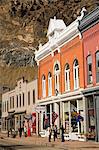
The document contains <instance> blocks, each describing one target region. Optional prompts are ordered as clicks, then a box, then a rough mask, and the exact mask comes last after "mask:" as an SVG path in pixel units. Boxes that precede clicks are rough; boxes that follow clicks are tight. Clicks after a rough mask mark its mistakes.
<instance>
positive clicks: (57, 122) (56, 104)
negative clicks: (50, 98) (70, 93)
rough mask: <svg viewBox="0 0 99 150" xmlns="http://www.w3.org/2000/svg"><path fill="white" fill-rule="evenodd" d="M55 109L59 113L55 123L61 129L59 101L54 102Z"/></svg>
mask: <svg viewBox="0 0 99 150" xmlns="http://www.w3.org/2000/svg"><path fill="white" fill-rule="evenodd" d="M54 111H55V113H56V114H57V115H58V117H57V119H56V120H55V124H56V125H57V128H58V129H59V105H58V103H54Z"/></svg>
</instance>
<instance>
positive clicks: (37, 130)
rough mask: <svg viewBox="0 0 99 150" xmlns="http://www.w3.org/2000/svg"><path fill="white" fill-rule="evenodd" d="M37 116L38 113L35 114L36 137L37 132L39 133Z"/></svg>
mask: <svg viewBox="0 0 99 150" xmlns="http://www.w3.org/2000/svg"><path fill="white" fill-rule="evenodd" d="M38 119H39V115H38V113H37V112H36V134H37V135H38V132H39V125H38V124H39V120H38Z"/></svg>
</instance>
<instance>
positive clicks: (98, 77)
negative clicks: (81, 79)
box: [96, 51, 99, 83]
mask: <svg viewBox="0 0 99 150" xmlns="http://www.w3.org/2000/svg"><path fill="white" fill-rule="evenodd" d="M98 82H99V51H97V52H96V83H98Z"/></svg>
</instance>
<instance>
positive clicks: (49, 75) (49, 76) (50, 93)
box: [48, 72, 52, 96]
mask: <svg viewBox="0 0 99 150" xmlns="http://www.w3.org/2000/svg"><path fill="white" fill-rule="evenodd" d="M51 95H52V75H51V72H49V73H48V96H51Z"/></svg>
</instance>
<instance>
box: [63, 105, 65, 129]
mask: <svg viewBox="0 0 99 150" xmlns="http://www.w3.org/2000/svg"><path fill="white" fill-rule="evenodd" d="M63 127H65V115H64V102H63Z"/></svg>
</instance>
